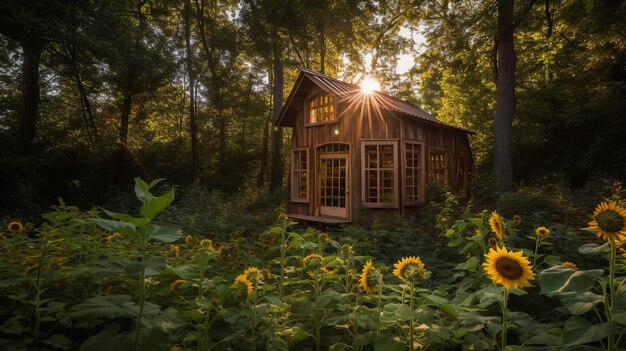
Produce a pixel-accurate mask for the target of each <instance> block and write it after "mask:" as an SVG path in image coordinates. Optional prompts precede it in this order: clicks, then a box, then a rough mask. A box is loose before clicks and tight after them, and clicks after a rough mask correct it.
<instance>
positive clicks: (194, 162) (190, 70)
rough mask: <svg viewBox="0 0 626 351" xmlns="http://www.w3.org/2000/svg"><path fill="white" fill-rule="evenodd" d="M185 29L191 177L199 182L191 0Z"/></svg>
mask: <svg viewBox="0 0 626 351" xmlns="http://www.w3.org/2000/svg"><path fill="white" fill-rule="evenodd" d="M183 12H184V13H183V17H184V22H185V24H184V27H185V54H186V57H185V63H186V65H187V77H188V78H189V126H190V133H191V177H192V179H193V181H194V182H197V180H198V168H199V166H198V163H199V160H198V121H197V118H196V93H195V87H196V74H195V71H194V65H193V49H192V47H191V0H185V6H184V9H183Z"/></svg>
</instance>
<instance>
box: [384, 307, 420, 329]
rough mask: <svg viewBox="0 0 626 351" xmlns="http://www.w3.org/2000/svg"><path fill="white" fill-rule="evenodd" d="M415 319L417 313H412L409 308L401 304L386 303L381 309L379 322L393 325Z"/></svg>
mask: <svg viewBox="0 0 626 351" xmlns="http://www.w3.org/2000/svg"><path fill="white" fill-rule="evenodd" d="M416 317H417V312H415V311H412V310H411V309H410V308H409V306H407V305H405V304H401V303H388V304H386V305H385V307H383V312H382V315H381V320H382V321H383V322H386V323H391V324H392V325H393V324H394V323H395V322H404V321H408V320H410V319H411V318H416Z"/></svg>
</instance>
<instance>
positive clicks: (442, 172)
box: [430, 150, 448, 185]
mask: <svg viewBox="0 0 626 351" xmlns="http://www.w3.org/2000/svg"><path fill="white" fill-rule="evenodd" d="M447 165H448V161H447V157H446V152H445V151H442V150H431V151H430V179H431V180H436V181H438V182H439V183H441V184H444V185H445V184H447V183H448V181H447V179H448V177H447V169H448V166H447Z"/></svg>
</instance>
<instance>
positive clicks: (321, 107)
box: [309, 94, 336, 124]
mask: <svg viewBox="0 0 626 351" xmlns="http://www.w3.org/2000/svg"><path fill="white" fill-rule="evenodd" d="M309 116H310V123H311V124H313V123H324V122H331V121H334V120H335V119H336V114H335V96H334V95H331V94H321V95H318V96H316V97H314V98H313V99H312V100H311V101H310V102H309Z"/></svg>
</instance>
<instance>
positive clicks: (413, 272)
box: [393, 256, 427, 282]
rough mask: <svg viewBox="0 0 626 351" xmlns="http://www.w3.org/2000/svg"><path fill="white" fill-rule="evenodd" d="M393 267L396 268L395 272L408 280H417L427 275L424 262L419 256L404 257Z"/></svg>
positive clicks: (397, 275)
mask: <svg viewBox="0 0 626 351" xmlns="http://www.w3.org/2000/svg"><path fill="white" fill-rule="evenodd" d="M393 267H394V268H395V269H394V270H393V274H394V275H395V276H396V277H398V278H400V279H402V280H404V281H406V282H415V281H417V280H420V279H423V278H426V276H427V274H426V269H425V268H424V263H423V262H422V260H421V259H420V258H419V257H415V256H409V257H404V258H403V259H401V260H400V261H398V262H397V263H396V264H394V265H393Z"/></svg>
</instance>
